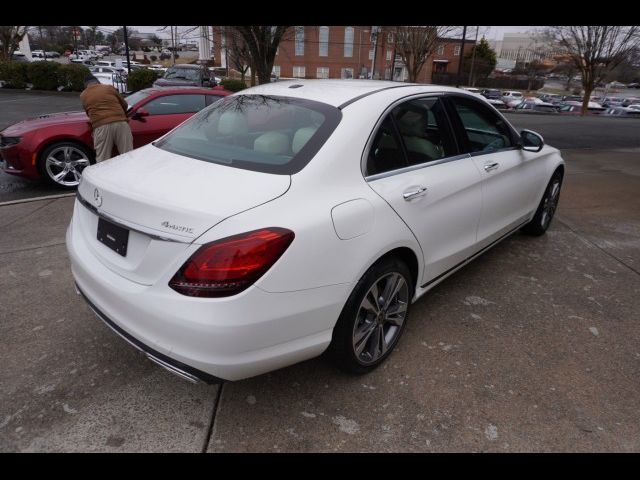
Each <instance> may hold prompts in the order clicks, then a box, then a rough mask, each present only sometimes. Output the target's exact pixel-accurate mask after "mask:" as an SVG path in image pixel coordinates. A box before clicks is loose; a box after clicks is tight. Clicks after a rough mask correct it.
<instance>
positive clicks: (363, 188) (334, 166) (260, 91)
mask: <svg viewBox="0 0 640 480" xmlns="http://www.w3.org/2000/svg"><path fill="white" fill-rule="evenodd" d="M563 175H564V162H563V160H562V158H561V156H560V153H559V152H558V150H556V149H555V148H552V147H550V146H548V145H544V142H543V140H542V137H540V136H539V135H538V134H536V133H533V132H531V131H527V130H523V131H522V132H520V133H518V132H517V131H516V130H515V129H514V128H513V127H512V126H511V125H510V124H509V122H508V121H507V120H506V119H505V118H504V117H503V116H502V115H501V114H500V113H499V112H497V111H496V110H495V109H494V108H493V107H491V106H490V105H489V104H488V103H487V102H486V101H485V100H484V99H482V98H480V97H478V96H477V95H473V94H469V93H467V92H465V91H464V90H459V89H455V88H448V87H442V86H429V85H414V84H403V83H397V82H384V81H367V80H300V79H296V80H295V81H293V82H276V83H269V84H266V85H261V86H258V87H254V88H251V89H247V90H243V91H241V92H238V93H236V94H234V95H231V96H228V97H225V98H224V99H222V100H219V101H218V102H216V103H214V104H213V105H211V106H209V107H207V108H205V109H204V110H202V111H201V112H199V113H198V114H196V115H194V116H193V117H192V118H190V119H189V120H187V121H186V122H184V123H182V124H181V125H180V126H179V127H177V128H175V129H174V130H172V131H171V132H169V133H168V134H166V135H165V136H163V137H161V138H160V139H159V140H157V141H155V142H153V143H152V144H149V145H146V146H144V147H141V148H138V149H135V150H133V151H131V152H128V153H125V154H123V155H120V156H118V157H115V158H113V159H111V160H108V161H105V162H101V163H99V164H97V165H93V166H90V167H87V168H86V169H85V170H84V172H83V175H82V181H81V183H80V185H79V188H78V194H77V197H76V203H75V206H74V212H73V217H72V220H71V224H70V225H69V228H68V231H67V237H66V242H67V248H68V251H69V256H70V261H71V270H72V272H73V277H74V279H75V282H76V286H77V289H78V292H79V293H81V294H82V295H83V296H84V298H85V299H86V300H87V301H88V303H89V305H90V306H91V308H92V309H93V310H94V311H95V312H96V314H97V315H98V316H99V317H100V318H101V319H102V320H103V321H104V322H105V323H106V324H107V325H109V326H110V327H111V328H112V329H113V330H114V331H115V332H117V333H118V334H119V335H121V336H122V337H124V338H125V339H126V340H127V341H128V342H130V343H131V344H132V345H134V346H135V347H137V348H139V349H141V350H143V351H144V352H146V354H147V355H148V357H149V358H151V359H152V360H154V361H156V362H157V363H159V364H160V365H162V366H163V367H165V368H167V369H169V370H171V371H172V372H174V373H177V374H178V375H181V376H182V377H184V378H188V379H190V380H194V381H195V380H196V379H198V378H200V379H204V380H206V381H210V382H216V381H219V380H220V379H225V380H239V379H242V378H246V377H251V376H254V375H258V374H262V373H265V372H268V371H270V370H274V369H277V368H281V367H284V366H287V365H291V364H293V363H296V362H300V361H302V360H306V359H309V358H312V357H315V356H317V355H320V354H321V353H322V352H324V351H325V350H327V349H328V350H329V354H330V356H331V358H333V359H335V360H336V362H337V364H338V365H339V366H340V367H341V368H344V369H346V370H348V371H351V372H357V373H364V372H368V371H370V370H372V369H373V368H375V367H376V366H378V365H379V364H380V363H382V362H383V361H384V360H385V359H386V358H387V357H388V356H389V355H390V354H391V352H392V350H393V348H394V347H395V345H396V344H397V343H398V340H399V339H400V337H401V335H402V333H403V331H404V329H405V326H406V323H407V318H408V316H409V313H410V309H411V303H412V302H414V301H415V300H417V299H418V298H420V297H421V296H422V295H424V294H425V293H426V292H427V291H429V290H430V289H431V288H433V287H434V286H435V285H437V284H438V283H440V282H441V281H442V280H444V279H445V278H447V277H448V276H449V275H451V274H452V273H453V272H455V271H457V270H458V269H460V268H462V267H463V266H464V265H465V264H467V263H468V262H470V261H471V260H473V259H474V258H476V257H477V256H478V255H480V254H482V253H483V252H485V251H487V250H488V249H489V248H491V247H492V246H494V245H495V244H496V243H498V242H499V241H501V240H502V239H504V238H506V237H507V236H509V235H510V234H512V233H514V232H516V231H518V230H521V229H522V230H523V231H525V232H526V233H529V234H532V235H542V234H543V233H545V231H546V230H547V228H548V227H549V224H550V222H551V219H552V218H553V215H554V212H555V209H556V206H557V204H558V198H559V194H560V187H561V184H562V179H563ZM514 268H515V267H514Z"/></svg>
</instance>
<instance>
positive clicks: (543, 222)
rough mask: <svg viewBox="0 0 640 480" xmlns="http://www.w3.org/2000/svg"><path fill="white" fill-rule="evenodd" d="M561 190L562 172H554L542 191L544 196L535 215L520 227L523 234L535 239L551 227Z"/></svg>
mask: <svg viewBox="0 0 640 480" xmlns="http://www.w3.org/2000/svg"><path fill="white" fill-rule="evenodd" d="M556 185H557V189H556ZM561 188H562V172H561V171H560V170H556V171H555V172H554V174H553V175H552V176H551V180H549V183H548V184H547V188H546V189H545V190H544V195H542V200H540V204H539V205H538V209H537V210H536V213H535V215H534V216H533V218H532V219H531V221H530V222H529V223H527V224H526V225H525V226H524V227H522V231H523V232H524V233H526V234H527V235H532V236H535V237H537V236H540V235H543V234H544V233H545V232H546V231H547V229H548V228H549V225H551V221H552V220H553V216H554V214H555V211H556V209H557V208H558V201H559V200H560V190H561Z"/></svg>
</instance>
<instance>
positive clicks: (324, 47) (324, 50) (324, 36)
mask: <svg viewBox="0 0 640 480" xmlns="http://www.w3.org/2000/svg"><path fill="white" fill-rule="evenodd" d="M319 35H320V37H319V44H318V55H320V56H321V57H326V56H328V55H329V27H320V34H319Z"/></svg>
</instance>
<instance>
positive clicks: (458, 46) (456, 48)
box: [453, 45, 460, 57]
mask: <svg viewBox="0 0 640 480" xmlns="http://www.w3.org/2000/svg"><path fill="white" fill-rule="evenodd" d="M453 54H454V55H455V56H456V57H457V56H458V55H460V45H456V46H455V47H453Z"/></svg>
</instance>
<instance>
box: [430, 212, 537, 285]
mask: <svg viewBox="0 0 640 480" xmlns="http://www.w3.org/2000/svg"><path fill="white" fill-rule="evenodd" d="M528 222H529V220H525V221H524V222H522V223H520V224H519V225H518V226H517V227H515V228H514V229H512V230H509V231H508V232H507V233H505V234H504V235H502V236H501V237H499V238H497V239H496V240H494V241H493V242H491V243H490V244H489V245H487V246H486V247H484V248H482V249H481V250H478V251H477V252H476V253H474V254H473V255H471V256H470V257H467V258H466V259H464V260H463V261H461V262H460V263H458V264H456V265H454V266H453V267H451V268H450V269H449V270H447V271H446V272H443V273H441V274H440V275H438V276H437V277H435V278H432V279H431V280H429V281H428V282H427V283H425V284H424V285H421V286H420V288H426V287H428V286H429V285H432V284H433V283H435V282H437V281H438V280H440V279H441V278H442V277H444V276H446V275H449V274H450V273H453V272H454V270H457V269H459V268H461V267H463V266H465V265H466V264H467V263H469V262H471V261H472V260H473V259H475V258H476V257H479V256H480V255H482V254H483V253H484V252H486V251H487V250H489V249H490V248H491V247H493V246H495V245H496V244H498V243H499V242H501V241H502V240H504V239H505V238H507V237H508V236H510V235H513V234H514V233H516V232H517V231H518V230H520V229H521V228H522V227H524V226H525V225H526V224H527V223H528Z"/></svg>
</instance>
